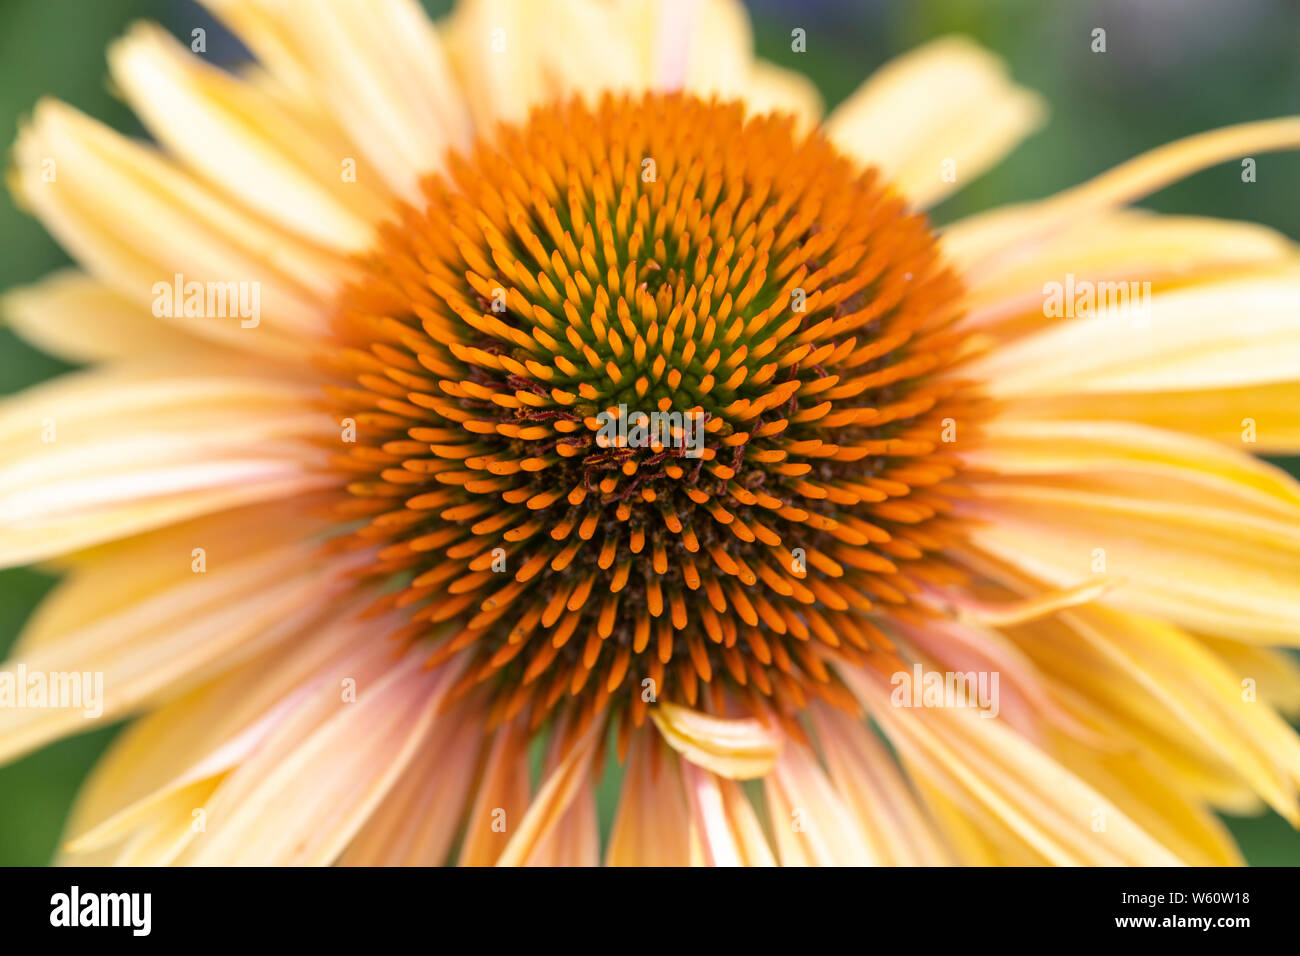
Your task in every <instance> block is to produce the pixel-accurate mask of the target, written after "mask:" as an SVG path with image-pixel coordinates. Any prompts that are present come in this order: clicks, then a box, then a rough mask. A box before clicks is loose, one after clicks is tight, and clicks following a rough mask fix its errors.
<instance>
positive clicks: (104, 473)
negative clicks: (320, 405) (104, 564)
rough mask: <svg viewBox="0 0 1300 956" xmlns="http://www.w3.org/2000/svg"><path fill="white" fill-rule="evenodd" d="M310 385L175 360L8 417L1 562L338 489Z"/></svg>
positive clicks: (51, 392)
mask: <svg viewBox="0 0 1300 956" xmlns="http://www.w3.org/2000/svg"><path fill="white" fill-rule="evenodd" d="M312 401H314V399H313V398H312V397H311V390H310V388H309V386H306V385H304V384H301V383H298V382H295V381H294V380H293V379H292V378H290V377H287V376H286V377H284V378H283V380H278V379H276V378H259V377H258V376H257V375H256V374H252V373H250V374H246V375H239V374H236V373H234V372H232V371H231V370H230V368H229V367H228V366H221V365H207V364H205V365H190V366H186V365H185V364H184V363H180V362H178V361H177V360H175V359H167V360H166V361H165V362H158V361H155V362H141V363H138V364H135V365H132V366H123V367H111V368H108V367H106V368H102V369H95V370H91V371H86V372H79V373H75V374H72V375H67V376H63V377H62V378H59V379H56V380H54V381H52V382H48V383H45V384H42V385H39V386H36V387H34V388H32V389H28V390H27V391H26V392H24V393H23V394H22V395H21V396H19V397H17V398H12V399H10V400H9V401H8V402H6V404H5V406H4V408H3V409H2V410H0V526H2V527H3V528H4V530H5V534H4V536H3V539H0V563H3V564H10V565H13V564H27V563H31V562H33V561H39V560H43V559H46V558H49V557H53V556H56V555H59V554H64V553H67V552H70V551H75V550H78V549H80V548H85V547H88V546H91V545H94V544H99V543H101V542H104V541H108V540H112V539H113V538H119V537H126V536H127V535H131V534H136V533H139V532H142V531H147V530H149V529H151V528H156V527H160V526H162V525H165V524H169V523H171V522H174V521H181V520H184V519H186V518H190V517H193V516H195V515H199V514H204V513H207V512H212V511H219V510H222V509H225V508H231V507H236V506H238V505H242V504H248V503H251V502H254V501H265V500H268V499H272V498H287V497H291V496H293V495H295V494H302V493H305V492H307V491H309V490H311V489H320V488H325V487H330V486H336V485H337V482H338V479H337V478H335V477H331V476H330V475H329V474H328V473H327V472H325V471H324V470H322V469H321V468H320V465H321V464H322V463H323V454H324V453H323V452H322V451H321V450H320V449H319V448H314V447H312V444H311V441H312V440H315V439H319V438H320V437H323V436H327V435H331V434H337V432H336V431H335V430H334V428H333V425H332V424H331V423H330V421H329V418H328V416H324V415H322V414H320V413H319V412H318V411H315V410H313V409H312V408H311V405H310V403H311V402H312Z"/></svg>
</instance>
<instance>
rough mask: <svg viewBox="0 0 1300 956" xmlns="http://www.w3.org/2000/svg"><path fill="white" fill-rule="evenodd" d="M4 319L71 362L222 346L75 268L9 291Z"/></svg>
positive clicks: (1, 312) (0, 309) (0, 310)
mask: <svg viewBox="0 0 1300 956" xmlns="http://www.w3.org/2000/svg"><path fill="white" fill-rule="evenodd" d="M0 318H3V321H4V322H5V323H6V324H7V325H8V326H9V328H10V329H12V330H13V331H14V332H15V333H16V334H17V335H18V336H19V337H20V338H22V339H24V340H26V341H27V342H30V343H31V344H32V345H34V346H36V347H37V348H38V349H40V350H41V351H43V352H48V353H50V354H51V355H56V356H58V357H59V358H61V359H65V360H67V361H69V362H79V363H89V362H102V361H106V360H108V359H118V358H138V357H139V356H142V355H150V354H154V353H162V352H172V353H192V352H195V351H197V350H199V349H203V348H211V349H216V348H219V346H216V345H214V344H213V343H211V342H205V341H204V340H203V339H200V338H198V337H196V336H194V335H191V334H189V333H187V332H186V331H184V330H183V329H181V328H179V327H177V326H176V325H174V324H169V323H168V322H166V321H165V320H163V319H159V318H155V317H154V315H153V314H152V313H151V312H150V310H149V309H148V308H147V307H146V306H143V305H141V304H140V302H139V300H138V299H135V298H132V297H130V296H126V295H123V294H122V293H121V292H120V291H119V290H117V289H115V288H113V287H112V286H110V285H107V284H105V283H103V282H100V281H99V280H98V279H94V278H91V277H90V276H88V275H86V274H85V273H84V272H81V271H79V270H77V269H64V270H61V271H59V272H52V273H50V274H49V275H47V276H45V277H44V278H43V279H41V280H40V281H39V282H35V283H33V284H32V285H27V286H20V287H18V288H16V289H10V290H9V291H7V292H5V293H4V295H3V297H2V298H0Z"/></svg>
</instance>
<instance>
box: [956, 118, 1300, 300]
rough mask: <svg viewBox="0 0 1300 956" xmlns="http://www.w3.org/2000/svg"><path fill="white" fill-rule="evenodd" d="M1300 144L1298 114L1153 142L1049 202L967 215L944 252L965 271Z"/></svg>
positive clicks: (982, 267)
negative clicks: (1223, 167)
mask: <svg viewBox="0 0 1300 956" xmlns="http://www.w3.org/2000/svg"><path fill="white" fill-rule="evenodd" d="M1296 148H1300V117H1294V116H1289V117H1285V118H1282V119H1275V120H1262V121H1260V122H1256V123H1242V124H1240V125H1237V126H1226V127H1224V128H1223V129H1218V130H1212V131H1210V132H1208V133H1199V134H1197V135H1196V136H1189V137H1187V138H1186V139H1180V140H1177V141H1175V142H1173V143H1168V144H1166V145H1164V146H1160V147H1157V148H1156V149H1153V150H1151V151H1150V152H1147V153H1143V154H1142V155H1141V156H1138V157H1136V158H1134V159H1131V160H1129V161H1128V162H1126V163H1122V164H1120V165H1119V166H1116V167H1115V168H1114V169H1112V170H1110V171H1109V172H1106V173H1102V174H1101V175H1100V176H1097V177H1096V178H1094V179H1091V180H1089V181H1088V182H1086V183H1083V184H1082V185H1079V186H1075V187H1073V188H1071V189H1067V190H1065V191H1064V192H1061V193H1058V194H1057V195H1055V196H1053V197H1051V198H1050V199H1044V200H1041V201H1039V202H1035V203H1027V204H1024V205H1019V206H1010V207H1006V208H1003V209H997V210H994V211H992V212H987V213H982V214H981V215H978V216H972V217H971V218H969V219H964V220H962V221H961V222H958V223H954V224H953V225H952V226H951V227H950V228H948V229H947V230H945V232H944V237H943V246H944V251H945V252H946V253H947V254H948V256H949V257H950V258H951V259H953V260H954V261H955V262H956V263H957V264H958V266H960V267H961V268H962V270H963V271H964V272H965V273H966V274H967V275H974V274H976V273H978V272H981V271H983V270H986V269H991V268H994V267H995V266H996V264H997V260H998V258H999V257H1002V256H1008V255H1021V254H1023V253H1024V250H1025V248H1026V245H1027V244H1028V243H1032V242H1036V241H1040V240H1042V239H1043V238H1044V237H1047V236H1050V235H1052V234H1053V233H1055V232H1058V231H1060V230H1062V229H1066V228H1068V227H1070V226H1072V225H1074V224H1077V223H1080V222H1084V221H1087V220H1088V219H1089V218H1091V217H1093V216H1096V215H1098V214H1099V213H1102V212H1104V211H1106V210H1109V209H1116V208H1119V207H1121V206H1125V205H1127V204H1129V203H1131V202H1134V201H1136V200H1138V199H1141V198H1142V197H1143V196H1145V195H1147V194H1149V193H1153V192H1156V191H1157V190H1159V189H1162V188H1164V187H1165V186H1168V185H1169V184H1170V183H1174V182H1177V181H1178V180H1180V179H1184V178H1186V177H1187V176H1190V175H1191V174H1192V173H1195V172H1197V171H1199V170H1202V169H1205V168H1206V167H1208V166H1214V165H1217V164H1218V163H1223V162H1227V161H1228V160H1236V159H1240V158H1241V157H1242V156H1253V155H1255V154H1257V153H1268V152H1274V151H1277V150H1285V149H1296Z"/></svg>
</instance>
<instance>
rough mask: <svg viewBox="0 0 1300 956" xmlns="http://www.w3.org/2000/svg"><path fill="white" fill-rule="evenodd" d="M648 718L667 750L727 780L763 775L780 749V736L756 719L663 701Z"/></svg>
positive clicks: (773, 764)
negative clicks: (718, 715)
mask: <svg viewBox="0 0 1300 956" xmlns="http://www.w3.org/2000/svg"><path fill="white" fill-rule="evenodd" d="M650 717H651V719H652V720H654V722H655V726H656V727H658V728H659V732H660V733H661V734H662V735H663V738H664V740H665V741H667V743H668V745H669V746H670V747H672V748H673V749H674V750H676V751H677V752H678V753H680V754H681V755H682V756H683V757H685V758H686V759H687V760H689V761H690V762H691V763H694V764H698V765H699V766H701V767H705V768H707V769H708V770H711V771H712V772H713V773H716V774H718V775H719V776H723V777H726V778H728V779H731V780H749V779H752V778H754V777H761V776H764V775H765V774H767V773H768V772H769V771H770V770H771V769H772V768H773V766H775V764H776V758H777V755H778V754H779V753H780V750H781V737H780V734H778V733H777V732H776V731H775V730H773V729H772V728H771V727H768V726H767V725H765V724H764V723H763V722H762V721H760V720H758V719H756V718H752V717H747V718H740V719H729V718H722V717H713V716H710V715H709V714H703V713H700V712H699V711H697V710H691V709H690V708H689V707H681V706H679V705H677V704H671V703H668V702H667V701H663V702H660V703H659V704H657V705H656V706H655V707H653V708H651V710H650Z"/></svg>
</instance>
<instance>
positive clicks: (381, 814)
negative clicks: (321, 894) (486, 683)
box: [339, 705, 483, 866]
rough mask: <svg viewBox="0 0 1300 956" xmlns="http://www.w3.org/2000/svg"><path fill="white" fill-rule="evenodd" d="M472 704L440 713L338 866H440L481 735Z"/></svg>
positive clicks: (457, 824)
mask: <svg viewBox="0 0 1300 956" xmlns="http://www.w3.org/2000/svg"><path fill="white" fill-rule="evenodd" d="M476 710H477V708H476V707H475V706H473V705H471V706H466V707H458V708H455V709H452V710H449V711H447V712H446V713H444V714H442V715H441V716H440V717H439V719H438V721H437V722H436V723H435V724H434V726H433V729H432V731H431V732H430V734H429V739H428V740H426V741H425V742H424V744H423V745H422V746H421V748H420V750H419V752H418V753H417V754H416V755H415V758H414V759H413V760H412V761H411V764H410V766H408V767H407V769H406V771H405V772H404V773H403V774H402V776H401V778H400V779H399V780H398V781H397V783H396V784H395V785H394V786H393V789H392V790H391V791H390V792H389V793H388V795H387V796H386V797H385V798H384V801H383V803H381V804H380V805H379V807H378V808H377V809H376V810H375V812H374V813H373V814H372V815H371V817H370V819H369V820H367V821H366V824H365V826H364V827H362V828H361V831H360V832H359V833H358V834H357V835H356V837H355V838H354V839H353V841H352V843H351V844H350V845H349V846H348V849H347V852H345V853H344V854H343V856H342V857H341V858H340V860H339V865H340V866H441V865H442V864H443V863H444V862H446V859H447V853H448V851H449V850H450V849H451V844H452V842H453V841H454V840H455V838H456V834H457V833H458V832H459V830H460V827H461V823H462V813H463V811H464V808H465V801H466V798H467V797H468V795H469V789H470V786H471V785H472V784H473V782H474V769H475V766H474V765H475V761H476V760H477V759H478V755H479V750H480V741H481V738H482V734H483V727H482V722H481V715H480V714H478V713H477V712H476Z"/></svg>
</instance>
